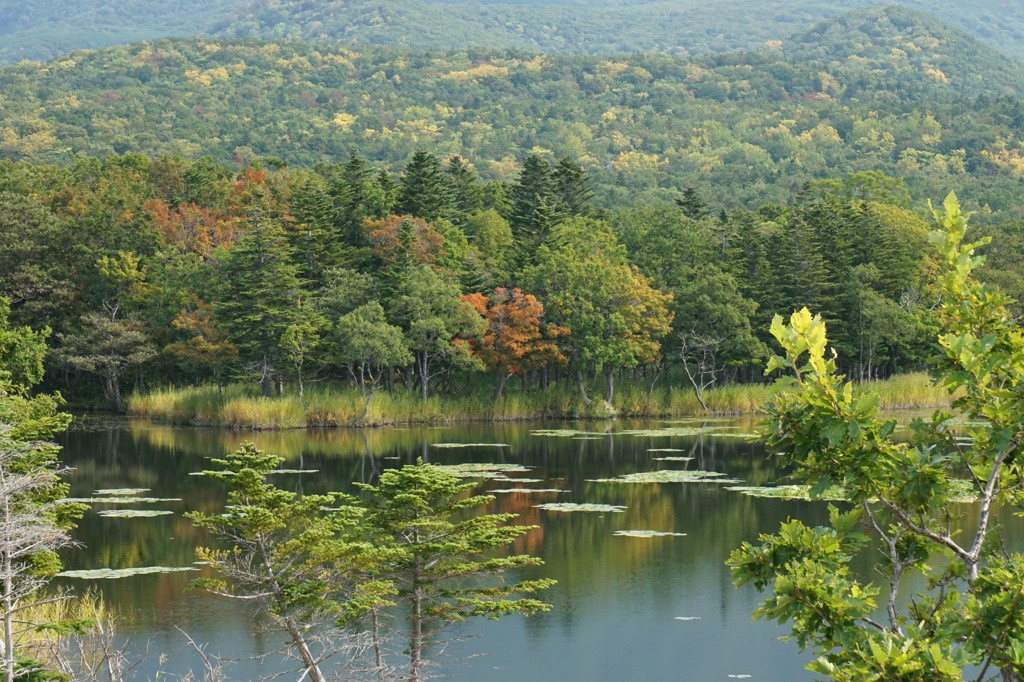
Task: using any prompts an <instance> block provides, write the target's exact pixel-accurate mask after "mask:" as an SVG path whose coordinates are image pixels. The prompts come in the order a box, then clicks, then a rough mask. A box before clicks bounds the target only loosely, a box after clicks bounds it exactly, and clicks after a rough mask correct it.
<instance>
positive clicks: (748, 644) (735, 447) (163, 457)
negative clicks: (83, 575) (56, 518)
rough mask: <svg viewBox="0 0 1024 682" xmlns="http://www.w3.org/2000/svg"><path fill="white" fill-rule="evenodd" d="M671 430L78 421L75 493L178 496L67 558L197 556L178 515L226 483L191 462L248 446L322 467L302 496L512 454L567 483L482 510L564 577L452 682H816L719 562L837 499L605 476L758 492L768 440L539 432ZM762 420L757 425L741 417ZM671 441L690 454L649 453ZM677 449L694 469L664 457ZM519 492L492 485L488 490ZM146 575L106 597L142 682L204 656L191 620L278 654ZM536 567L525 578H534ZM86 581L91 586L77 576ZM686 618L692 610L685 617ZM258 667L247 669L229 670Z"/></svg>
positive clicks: (93, 537) (179, 579) (211, 633)
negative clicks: (749, 679)
mask: <svg viewBox="0 0 1024 682" xmlns="http://www.w3.org/2000/svg"><path fill="white" fill-rule="evenodd" d="M659 426H664V424H650V423H644V424H630V423H616V424H610V425H609V424H598V425H595V424H593V423H588V424H585V425H571V424H570V425H565V424H558V425H536V424H530V425H527V424H469V425H459V426H444V427H418V428H410V429H378V430H367V431H358V430H333V431H284V432H265V433H239V432H237V431H227V430H216V429H203V430H198V429H183V428H171V427H160V426H150V425H145V424H128V425H121V426H119V427H112V428H92V429H89V430H77V431H72V432H69V433H68V434H66V435H65V436H63V445H64V447H65V453H64V458H65V461H66V462H67V463H68V464H69V465H71V466H73V467H76V472H75V474H74V476H73V478H72V494H73V495H75V496H82V497H86V496H89V495H90V494H91V493H92V492H93V491H94V490H96V489H98V488H122V487H124V488H149V489H150V490H151V491H152V492H151V493H147V494H148V495H152V496H154V497H167V498H181V501H180V502H161V503H154V504H151V505H144V506H145V507H147V508H154V509H168V510H173V511H174V512H175V514H174V515H173V516H160V517H154V518H132V519H108V518H101V517H98V516H96V515H95V513H90V514H89V515H88V516H87V517H86V518H85V519H83V522H82V524H81V527H80V528H79V529H78V530H77V531H76V538H77V539H78V540H79V541H81V542H82V543H84V544H85V547H84V548H83V549H78V550H74V551H71V552H68V553H67V555H66V563H67V565H68V567H69V568H74V569H84V568H96V567H111V568H124V567H133V566H150V565H166V566H186V565H190V564H191V563H192V562H193V561H194V559H195V557H194V556H193V548H194V547H195V546H196V545H199V544H206V543H208V542H209V540H210V539H209V537H207V536H206V534H205V533H204V532H202V531H200V530H197V529H195V528H193V527H192V525H191V524H190V522H188V521H187V520H185V519H184V518H183V517H182V516H181V515H182V513H184V512H186V511H191V510H201V511H204V512H213V511H216V510H217V509H219V507H220V505H221V504H222V501H223V499H224V495H225V491H224V490H223V488H222V487H221V486H220V485H219V484H218V483H216V482H213V481H210V480H208V479H206V478H205V477H201V476H190V475H189V474H190V473H192V472H196V471H200V470H202V469H203V468H209V467H210V464H209V461H208V460H209V458H211V457H218V456H222V455H224V454H225V453H227V452H229V451H230V450H233V449H235V448H237V447H238V445H239V444H240V443H241V442H242V441H245V440H252V441H253V442H255V443H256V444H257V445H258V446H259V447H260V448H263V449H265V450H267V451H271V452H274V453H276V454H279V455H282V456H284V457H286V458H287V463H286V465H285V466H287V467H288V468H296V469H310V470H317V471H318V473H310V474H305V475H286V476H282V477H281V478H280V480H279V481H277V482H278V483H279V484H280V485H290V486H294V487H295V489H297V490H301V491H303V492H323V491H327V490H346V489H350V488H351V482H352V481H362V482H372V481H373V480H374V479H375V477H376V476H377V475H378V474H379V473H380V471H381V470H383V469H384V468H388V467H394V466H399V465H400V464H402V463H411V462H414V461H415V460H416V459H417V458H421V457H422V458H423V459H424V460H426V461H433V462H439V463H466V462H503V463H516V464H522V465H525V466H527V467H530V468H531V470H530V472H529V473H528V474H519V475H518V476H520V477H529V478H535V479H542V481H541V482H538V483H531V484H523V487H533V488H557V489H560V490H564V491H567V492H563V493H554V492H548V493H535V494H498V495H497V496H496V499H495V500H494V502H492V503H491V504H490V505H489V507H488V509H487V511H489V512H512V513H517V514H519V515H520V519H519V521H518V522H520V523H525V524H536V525H538V526H539V529H538V530H536V531H534V532H532V533H530V534H529V535H527V536H525V537H523V538H521V539H520V540H519V541H518V544H517V546H516V547H515V551H517V552H529V553H533V554H537V555H539V556H541V557H542V558H543V559H544V561H545V562H546V564H545V566H543V567H540V568H537V569H531V570H530V572H529V577H533V576H534V575H536V576H540V575H543V576H548V577H552V578H555V579H557V580H558V581H559V583H558V585H557V586H556V587H555V588H553V589H552V590H550V591H549V592H548V593H547V594H546V595H545V598H546V599H547V600H548V601H550V602H551V603H552V604H553V605H554V608H553V610H552V611H551V612H549V613H546V614H541V615H538V616H534V617H532V618H529V619H525V618H521V617H509V618H506V619H503V620H502V621H499V622H483V623H476V622H474V623H469V624H467V625H466V626H465V628H464V630H463V632H464V633H467V634H477V635H479V638H477V639H474V640H472V641H471V642H469V643H468V644H466V645H464V649H463V653H467V654H468V653H475V652H479V651H489V652H493V653H492V655H490V656H486V657H480V658H473V659H471V660H468V661H466V662H465V663H463V664H460V665H458V666H455V667H453V668H451V669H450V670H446V672H450V673H452V674H453V678H452V679H456V680H463V681H469V680H494V681H496V682H500V681H508V682H513V681H519V680H524V679H530V680H532V681H534V682H544V681H547V680H551V681H554V680H564V679H571V678H575V679H581V680H591V681H594V682H603V681H608V682H612V681H614V682H623V681H629V680H638V681H639V680H645V681H646V680H662V679H666V680H667V679H687V680H715V679H728V676H729V675H741V674H744V675H752V676H753V677H754V679H768V680H778V679H787V680H800V679H811V675H810V674H808V673H806V672H804V671H803V670H802V666H803V665H804V663H806V657H804V656H802V655H801V654H800V653H799V652H798V651H797V650H796V648H795V647H793V646H792V645H788V644H782V643H780V642H778V641H777V638H778V637H779V636H780V635H781V634H783V631H782V630H781V629H779V628H777V627H775V626H773V625H770V624H765V623H757V624H754V623H751V620H750V612H751V611H752V610H753V608H754V606H755V604H756V602H757V601H758V595H757V594H756V593H755V592H754V591H753V590H752V589H748V590H736V589H734V588H733V587H732V585H731V583H730V580H729V575H728V571H727V569H726V568H725V566H724V565H723V562H724V561H725V558H726V557H727V556H728V554H729V552H730V551H731V550H732V549H733V548H735V547H736V546H738V545H739V544H740V543H741V542H742V541H743V540H752V539H754V538H756V536H757V534H758V533H760V532H773V531H774V530H776V529H777V527H778V524H779V522H780V521H783V520H785V519H786V518H787V517H789V516H793V517H799V518H801V519H803V520H805V521H807V522H809V523H818V522H822V521H824V520H825V518H826V511H825V508H824V505H821V504H817V503H808V502H787V501H783V500H772V499H757V498H751V497H747V496H744V495H741V494H738V493H734V492H730V491H727V490H724V489H723V488H722V487H721V486H720V485H718V484H714V483H692V484H628V485H615V484H607V483H596V482H592V481H591V480H590V479H595V478H610V477H614V476H618V475H621V474H624V473H632V472H643V471H653V470H657V469H676V468H689V469H701V470H706V471H719V472H722V473H724V474H727V475H728V476H729V477H732V478H739V479H743V480H744V481H745V482H747V484H749V485H762V484H765V483H770V482H773V481H775V480H776V478H777V477H778V473H777V472H776V471H775V470H774V469H773V468H772V465H771V463H770V462H769V461H767V460H766V459H765V458H764V456H763V454H762V452H761V450H760V448H759V447H757V446H755V445H752V444H749V443H746V442H744V441H742V440H739V439H734V438H730V439H726V438H719V437H715V436H713V435H707V434H705V435H702V436H688V437H687V436H672V437H650V436H644V437H636V436H626V435H613V434H611V433H608V434H602V435H597V436H590V437H588V439H586V440H583V439H572V438H555V437H540V436H533V435H530V431H531V430H533V429H536V428H541V427H543V428H549V427H554V428H579V429H581V430H588V431H605V430H614V431H621V430H626V429H631V428H651V427H659ZM737 426H738V427H739V428H740V429H741V430H749V429H750V425H749V424H738V425H737ZM438 442H449V443H450V442H462V443H505V444H507V445H508V446H507V447H500V448H499V447H486V446H480V447H472V448H452V449H441V448H433V447H431V444H432V443H438ZM657 448H675V449H678V450H681V452H674V453H665V452H661V453H657V452H655V453H652V452H649V450H650V449H657ZM666 454H671V455H679V456H689V457H693V460H692V461H689V462H682V461H653V460H652V458H653V457H654V456H664V455H666ZM509 487H513V484H510V483H509V482H508V481H486V482H483V483H482V484H481V485H480V490H481V491H486V490H495V489H502V488H509ZM550 501H559V502H590V503H604V504H613V505H624V506H625V507H626V508H627V509H626V511H625V512H624V513H559V512H552V511H546V510H540V509H537V508H536V507H535V506H534V505H536V504H539V503H541V502H550ZM620 529H629V530H657V531H671V532H676V533H685V534H686V536H685V537H654V538H636V537H623V536H615V535H613V532H614V531H616V530H620ZM200 574H201V573H199V572H197V573H192V574H182V573H176V574H168V575H146V576H137V577H133V578H127V579H122V580H117V581H100V582H101V583H102V584H101V585H99V588H100V589H102V590H103V592H104V595H105V596H106V597H107V599H108V600H109V601H110V602H112V603H113V604H115V605H116V606H118V607H120V608H121V609H122V611H123V612H124V613H125V614H126V615H127V617H128V618H127V621H126V624H125V627H126V629H127V631H129V632H130V633H131V634H132V636H133V638H134V640H135V641H136V642H137V644H138V645H139V646H142V645H143V644H144V643H147V642H148V646H149V651H150V654H151V656H150V658H151V659H152V660H151V661H150V662H149V663H148V664H147V665H146V666H143V667H142V668H140V673H141V675H140V678H141V679H146V678H147V677H153V676H154V675H155V672H156V670H158V669H160V666H159V664H158V663H157V661H156V660H155V654H156V653H165V654H167V655H168V661H169V662H168V663H166V664H164V665H163V667H162V669H163V670H164V671H168V672H181V671H182V670H184V669H185V668H186V667H187V666H189V665H196V664H197V663H196V660H195V658H194V656H192V655H191V653H190V652H189V650H188V647H187V644H186V642H185V640H184V639H183V638H182V637H181V636H180V635H179V634H178V633H177V632H176V631H175V630H174V626H179V627H182V628H184V629H186V630H187V631H188V632H189V633H190V634H191V635H192V636H193V637H195V638H196V639H197V640H199V641H208V642H210V651H211V652H213V653H220V654H222V655H225V656H228V657H241V656H244V655H248V654H251V653H258V652H260V651H266V650H269V649H272V648H274V647H275V646H277V644H278V643H279V641H280V637H279V636H278V635H266V634H258V633H256V632H255V629H256V628H253V627H252V624H253V622H252V619H253V617H254V616H253V614H252V613H251V612H249V611H248V610H247V609H246V608H245V607H243V606H239V605H238V604H235V603H227V602H225V601H224V600H218V599H215V598H212V597H209V596H205V595H199V594H192V593H184V592H183V589H184V587H185V585H186V584H187V582H188V581H189V580H190V579H191V578H192V577H194V576H195V575H200ZM524 577H525V576H524ZM68 582H69V583H72V584H74V585H75V586H76V587H81V586H83V585H85V583H84V581H78V580H69V581H68ZM683 618H685V619H687V620H680V619H683ZM252 675H254V673H253V671H252V670H251V669H247V668H245V667H244V666H242V667H241V668H235V669H234V670H233V671H232V677H233V679H249V677H250V676H252Z"/></svg>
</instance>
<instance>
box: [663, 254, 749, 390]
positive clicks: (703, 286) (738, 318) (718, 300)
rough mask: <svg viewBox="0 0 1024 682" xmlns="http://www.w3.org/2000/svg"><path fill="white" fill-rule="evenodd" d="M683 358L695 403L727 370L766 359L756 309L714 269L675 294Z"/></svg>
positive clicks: (698, 273)
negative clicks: (752, 321)
mask: <svg viewBox="0 0 1024 682" xmlns="http://www.w3.org/2000/svg"><path fill="white" fill-rule="evenodd" d="M673 293H674V294H675V297H674V299H673V309H674V313H675V326H676V328H677V329H678V332H677V341H678V343H679V346H678V348H679V358H680V359H681V360H682V362H683V370H684V371H685V372H686V376H687V378H688V379H689V380H690V384H691V385H692V386H693V390H694V393H696V395H697V401H698V402H699V403H700V404H701V407H703V408H704V409H705V410H707V405H706V404H705V403H704V392H705V390H707V389H708V388H710V387H711V386H713V385H714V384H715V383H716V382H717V381H718V379H719V377H720V376H721V374H722V373H723V371H724V370H725V369H726V368H727V367H737V366H743V365H748V364H749V363H751V362H753V361H755V360H757V359H758V358H761V357H763V356H764V351H765V348H764V344H762V343H761V342H760V341H758V340H757V338H756V337H755V336H754V332H753V330H752V329H751V327H750V318H751V317H752V316H753V314H754V312H755V311H756V310H757V304H756V303H754V302H753V301H751V300H749V299H747V298H744V296H743V295H742V294H741V293H740V292H739V287H738V285H737V284H736V281H735V279H734V278H733V277H732V275H730V274H729V273H727V272H723V271H722V270H720V269H719V268H718V267H716V266H714V265H705V266H703V267H701V268H699V269H698V268H693V269H692V270H691V274H690V277H689V278H688V279H687V280H686V283H685V284H684V285H682V286H681V287H680V288H678V289H676V290H674V291H673Z"/></svg>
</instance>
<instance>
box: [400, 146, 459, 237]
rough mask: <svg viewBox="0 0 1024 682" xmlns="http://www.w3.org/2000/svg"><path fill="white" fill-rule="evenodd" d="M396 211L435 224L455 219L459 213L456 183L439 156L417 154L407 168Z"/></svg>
mask: <svg viewBox="0 0 1024 682" xmlns="http://www.w3.org/2000/svg"><path fill="white" fill-rule="evenodd" d="M396 209H397V210H398V212H399V213H402V214H405V215H411V216H413V217H416V218H422V219H423V220H426V221H431V222H432V221H434V220H438V219H440V218H445V219H448V218H451V217H452V215H453V213H454V211H455V197H454V194H453V192H452V179H451V177H450V176H448V175H447V174H446V173H445V172H444V170H443V169H442V168H441V162H440V161H438V160H437V157H436V156H434V155H433V154H431V153H430V152H425V151H418V152H416V153H415V154H413V156H412V159H410V160H409V163H407V164H406V165H405V175H404V176H403V178H402V184H401V187H400V189H399V192H398V203H397V205H396Z"/></svg>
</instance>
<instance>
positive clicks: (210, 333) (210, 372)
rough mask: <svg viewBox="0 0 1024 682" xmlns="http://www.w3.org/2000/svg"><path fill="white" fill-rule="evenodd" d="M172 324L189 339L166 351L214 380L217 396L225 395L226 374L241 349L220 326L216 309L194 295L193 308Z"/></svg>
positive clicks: (177, 342)
mask: <svg viewBox="0 0 1024 682" xmlns="http://www.w3.org/2000/svg"><path fill="white" fill-rule="evenodd" d="M171 324H172V325H173V326H174V328H175V329H178V330H180V331H182V332H184V333H185V334H186V335H187V336H188V338H186V339H185V340H183V341H176V342H174V343H171V344H168V345H167V347H166V348H165V349H164V350H166V351H167V352H169V353H171V354H172V355H174V356H176V357H178V358H180V359H181V360H183V361H184V362H185V363H187V364H190V365H193V366H195V367H197V368H198V369H199V370H200V371H201V372H202V373H203V375H205V376H209V377H212V378H213V380H214V381H215V382H216V383H217V391H218V393H220V392H222V390H223V387H224V373H225V372H226V371H227V369H228V367H229V366H230V365H231V363H232V362H234V360H235V359H236V358H237V357H238V347H237V346H235V344H233V343H231V340H230V339H229V338H228V336H227V334H226V333H225V332H224V330H223V329H222V328H221V327H220V325H218V324H217V320H216V319H215V318H214V316H213V307H212V306H211V305H210V304H209V303H204V302H203V301H202V300H200V299H199V297H197V296H195V295H194V294H193V298H192V306H191V307H190V308H187V309H185V310H182V311H181V312H179V313H178V314H177V315H176V316H175V318H174V319H173V320H171Z"/></svg>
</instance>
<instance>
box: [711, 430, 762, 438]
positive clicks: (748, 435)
mask: <svg viewBox="0 0 1024 682" xmlns="http://www.w3.org/2000/svg"><path fill="white" fill-rule="evenodd" d="M708 435H709V436H711V437H712V438H760V437H761V434H759V433H738V432H735V431H722V432H715V433H709V434H708Z"/></svg>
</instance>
